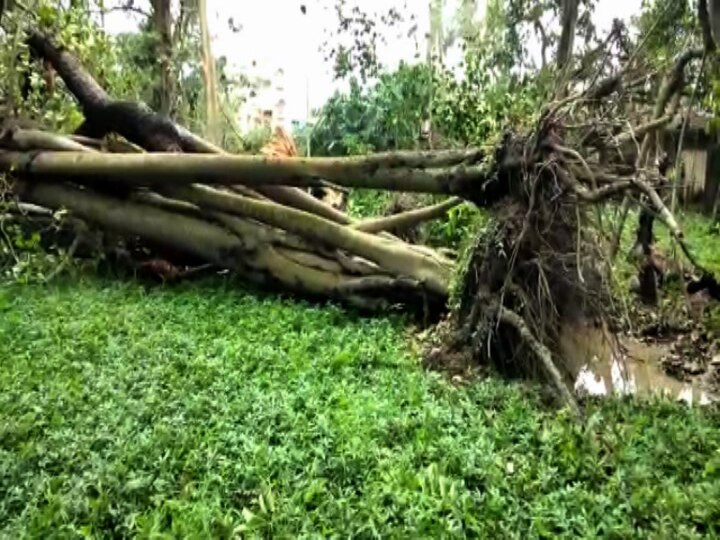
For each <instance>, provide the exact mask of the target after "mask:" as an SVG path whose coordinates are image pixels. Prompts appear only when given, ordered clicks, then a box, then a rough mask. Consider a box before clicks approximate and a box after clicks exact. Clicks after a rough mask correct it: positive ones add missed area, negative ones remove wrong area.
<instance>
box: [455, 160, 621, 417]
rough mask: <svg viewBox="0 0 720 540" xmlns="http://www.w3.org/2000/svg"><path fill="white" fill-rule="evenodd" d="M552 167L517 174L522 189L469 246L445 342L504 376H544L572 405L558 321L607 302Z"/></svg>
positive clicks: (599, 268) (595, 248) (582, 223)
mask: <svg viewBox="0 0 720 540" xmlns="http://www.w3.org/2000/svg"><path fill="white" fill-rule="evenodd" d="M552 167H559V165H557V164H551V165H550V166H548V167H546V168H544V169H543V172H542V173H538V174H534V175H529V174H528V175H525V176H524V177H523V179H522V182H521V185H524V189H523V193H522V194H518V193H514V194H513V195H514V196H513V198H512V202H510V201H509V199H508V200H506V202H505V203H502V204H501V205H499V207H498V208H496V211H497V213H496V219H495V220H493V221H492V222H491V223H490V224H489V225H488V226H487V227H486V228H485V229H484V230H482V231H480V233H479V234H478V235H477V237H476V239H475V242H474V243H473V245H472V246H470V248H469V250H468V252H467V254H466V260H465V265H464V268H463V269H462V270H461V271H462V274H461V279H460V281H459V288H458V290H457V295H456V299H457V305H456V310H455V313H454V318H455V324H456V333H455V335H454V337H453V339H452V343H451V344H450V347H451V348H454V349H456V350H457V349H458V348H465V349H466V350H468V352H469V353H470V354H471V355H472V357H473V358H474V359H475V360H476V361H477V362H479V363H481V364H485V365H492V366H493V367H494V368H495V369H497V370H498V371H500V372H501V373H502V374H504V375H506V376H510V377H537V376H540V377H541V378H544V379H546V380H549V381H550V382H552V383H553V384H555V386H556V387H557V390H558V395H559V397H561V398H562V399H563V401H566V402H567V401H570V402H571V405H572V407H573V408H575V407H576V406H575V404H574V400H573V398H572V396H571V394H570V392H569V390H568V383H569V382H571V372H570V368H569V364H568V363H566V362H563V361H562V358H560V357H559V354H558V347H557V343H558V339H559V335H560V331H561V328H562V327H563V325H564V324H566V323H570V322H578V321H582V320H585V321H588V320H589V321H593V320H594V321H597V320H600V319H603V318H604V317H605V315H606V312H608V306H610V305H611V304H612V303H611V301H610V291H609V288H608V287H607V280H606V279H604V278H605V275H604V273H605V267H604V265H603V264H602V260H603V256H602V251H601V249H600V247H599V245H598V243H597V242H596V241H595V239H594V238H592V237H591V236H590V234H589V233H587V232H586V231H587V219H586V215H585V210H584V209H583V208H582V207H580V206H578V202H577V201H576V200H575V198H574V197H570V196H567V194H564V193H558V190H557V187H556V186H557V184H556V183H555V181H554V180H555V178H557V174H558V171H552V170H551V168H552Z"/></svg>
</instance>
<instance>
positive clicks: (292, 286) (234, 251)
mask: <svg viewBox="0 0 720 540" xmlns="http://www.w3.org/2000/svg"><path fill="white" fill-rule="evenodd" d="M16 192H17V193H18V194H19V195H20V196H21V197H22V198H23V200H26V201H30V202H32V203H35V204H38V205H41V206H43V207H47V208H66V209H68V210H69V211H71V212H72V214H73V215H74V216H76V217H79V218H81V219H84V220H87V221H88V222H90V223H94V224H97V225H99V226H101V227H103V228H104V229H107V230H112V231H117V232H119V233H121V234H123V235H128V236H142V237H143V238H145V239H147V240H149V241H152V242H156V243H158V244H160V245H164V246H168V247H170V248H173V249H176V250H178V251H181V252H185V253H188V254H191V255H195V256H197V257H200V258H202V259H204V260H206V261H209V262H212V263H214V264H216V265H217V266H219V267H222V268H230V269H232V270H234V271H236V272H238V273H239V274H240V275H241V276H243V277H244V278H246V279H248V280H251V281H253V282H257V283H263V284H273V283H274V284H277V285H279V286H280V287H282V289H283V290H290V291H294V292H297V293H300V294H310V295H313V296H319V297H324V298H336V299H338V300H341V301H343V302H347V303H349V304H351V305H355V306H358V307H362V308H373V309H377V308H380V307H388V306H389V305H390V304H392V303H393V302H399V303H408V304H412V303H413V302H414V303H416V304H422V303H423V302H425V301H430V302H433V303H442V302H444V299H445V296H443V295H438V294H435V293H433V291H430V290H428V289H426V288H425V287H423V285H422V284H421V283H418V282H416V281H414V280H412V279H409V278H405V277H403V278H393V277H392V276H388V275H383V273H382V271H381V270H378V273H377V274H364V275H353V274H351V273H350V272H348V271H340V272H337V271H335V270H336V267H333V271H330V270H329V269H328V268H327V267H325V268H322V266H323V264H316V265H315V266H313V265H308V264H307V263H308V260H310V259H312V258H313V256H314V257H315V258H316V260H322V258H321V257H319V256H318V255H314V254H313V253H310V252H308V253H307V256H306V257H303V254H302V253H300V255H298V250H297V249H294V248H292V247H287V246H285V245H281V243H279V242H278V239H283V238H285V237H287V233H284V232H282V231H279V232H277V233H275V232H273V230H272V229H268V228H267V227H265V226H263V225H261V224H258V223H255V222H252V221H248V220H243V219H240V218H235V217H232V216H228V215H227V214H223V213H218V214H217V215H216V218H218V219H219V221H221V222H222V223H223V224H224V225H226V226H229V227H227V228H226V227H223V226H220V225H217V224H213V223H210V222H208V221H205V220H203V219H199V218H196V217H190V216H185V215H180V214H177V213H174V212H169V211H167V210H162V209H160V208H156V207H153V206H148V205H145V204H138V203H135V202H129V201H120V200H118V199H114V198H111V197H107V196H104V195H100V194H97V193H93V192H91V191H89V190H81V189H78V188H73V187H70V186H64V185H54V184H46V183H27V182H23V183H19V184H18V185H17V186H16ZM291 238H292V237H291ZM288 244H291V245H294V246H302V245H304V241H303V240H302V239H299V238H297V237H294V239H293V240H290V241H289V242H288ZM364 268H366V269H370V268H372V267H368V266H365V267H364ZM396 287H397V288H396Z"/></svg>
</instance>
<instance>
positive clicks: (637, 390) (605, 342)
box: [560, 325, 717, 405]
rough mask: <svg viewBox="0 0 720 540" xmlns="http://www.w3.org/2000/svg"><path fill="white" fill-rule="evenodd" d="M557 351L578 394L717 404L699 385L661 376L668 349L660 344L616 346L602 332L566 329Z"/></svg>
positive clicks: (628, 341)
mask: <svg viewBox="0 0 720 540" xmlns="http://www.w3.org/2000/svg"><path fill="white" fill-rule="evenodd" d="M560 349H561V352H562V354H563V357H564V358H566V359H567V360H568V361H570V362H572V365H571V366H570V367H571V369H572V370H573V371H574V372H575V373H576V374H577V375H576V379H575V391H576V392H577V393H578V394H586V395H588V394H589V395H611V394H615V395H638V396H645V397H648V396H652V395H653V394H661V395H666V396H668V397H671V398H674V399H677V400H682V401H685V402H687V403H690V404H698V405H704V404H708V403H711V402H714V401H716V400H717V396H712V395H711V394H709V393H708V392H706V391H705V390H703V389H702V388H701V387H700V385H699V384H698V383H688V382H683V381H679V380H677V379H674V378H673V377H670V376H669V375H666V374H665V373H664V372H663V370H662V367H661V366H660V359H661V358H662V356H663V355H664V354H665V353H666V352H667V347H666V346H664V345H662V344H646V343H642V342H640V341H637V340H635V339H633V338H621V340H620V341H619V342H618V341H617V340H615V339H613V338H611V336H610V335H609V334H608V333H606V332H603V331H602V330H601V329H596V328H590V327H587V326H581V325H578V326H576V327H572V328H567V329H565V331H564V332H563V334H562V336H561V338H560Z"/></svg>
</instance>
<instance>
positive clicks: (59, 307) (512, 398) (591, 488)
mask: <svg viewBox="0 0 720 540" xmlns="http://www.w3.org/2000/svg"><path fill="white" fill-rule="evenodd" d="M0 311H1V312H2V324H0V349H1V350H2V351H3V352H4V356H3V362H2V364H1V366H0V386H1V387H2V388H3V391H2V393H1V394H0V426H2V427H1V428H0V430H1V431H0V493H3V494H4V495H3V497H2V500H1V501H0V536H3V537H8V538H17V537H20V536H23V535H26V536H31V537H49V536H53V535H60V536H76V535H77V536H85V537H90V536H97V535H110V534H115V535H118V534H120V535H134V534H139V535H140V536H142V537H150V536H157V535H158V534H160V535H168V534H172V535H175V536H191V537H209V536H220V537H229V536H231V535H232V534H233V532H235V533H237V532H241V531H245V532H247V533H248V534H249V535H250V536H265V537H267V536H275V537H292V536H297V535H322V536H361V537H371V536H377V535H382V536H385V537H387V536H397V537H408V536H414V537H417V536H421V537H442V536H462V535H472V536H491V537H498V536H500V537H527V536H531V537H533V536H543V537H548V536H556V535H561V536H566V537H578V536H580V537H596V536H597V535H601V536H613V537H624V538H628V537H630V538H633V537H634V538H647V537H648V536H654V537H663V538H692V537H701V536H705V535H710V536H712V535H714V534H720V529H719V527H720V514H719V513H718V507H717V505H714V504H712V501H716V500H718V498H720V453H718V448H720V432H719V431H718V430H717V425H718V421H720V417H718V413H717V411H700V410H696V409H693V410H690V409H688V408H687V407H684V406H682V405H674V404H670V403H652V404H649V405H639V404H638V403H635V402H632V401H628V402H610V403H604V404H591V405H590V415H589V421H588V423H587V425H586V426H580V425H578V424H577V423H576V422H575V421H574V420H572V419H571V418H569V417H568V416H566V415H565V413H557V412H554V411H552V410H547V409H545V408H544V407H543V406H542V405H541V404H540V402H539V400H538V398H536V397H534V394H533V393H532V392H531V393H528V391H527V390H526V389H523V388H522V387H520V386H515V385H508V384H506V383H501V382H498V381H496V380H494V379H488V380H485V381H482V382H474V383H473V384H471V385H468V386H454V385H453V384H451V383H450V382H448V381H447V380H446V379H445V378H444V377H442V376H440V375H436V374H433V373H428V372H426V371H424V370H423V369H422V368H421V366H420V365H419V362H418V358H417V355H416V354H415V353H414V352H412V351H413V348H412V346H411V345H410V342H409V340H408V336H407V333H406V330H405V326H404V324H403V322H402V320H400V319H394V320H382V319H380V320H378V319H362V318H359V317H357V316H355V315H353V314H351V313H347V312H344V311H341V310H339V309H336V308H334V307H329V306H327V307H318V306H310V305H303V304H298V303H295V302H292V301H286V300H282V299H277V298H271V297H264V296H258V295H257V294H256V293H255V292H252V291H243V290H238V288H237V286H236V284H222V283H207V284H205V285H202V286H197V285H192V286H190V285H188V286H185V287H181V288H179V289H159V290H158V289H156V290H151V291H147V290H145V289H143V288H141V287H139V286H137V285H132V284H125V285H118V284H116V283H110V282H104V281H97V280H94V279H89V280H86V281H82V282H81V283H78V282H76V281H73V282H72V283H67V284H58V285H57V286H53V287H50V288H46V287H41V286H10V287H5V288H3V289H2V292H1V293H0Z"/></svg>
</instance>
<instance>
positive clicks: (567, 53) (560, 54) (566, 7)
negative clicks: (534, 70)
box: [556, 0, 579, 70]
mask: <svg viewBox="0 0 720 540" xmlns="http://www.w3.org/2000/svg"><path fill="white" fill-rule="evenodd" d="M578 3H579V0H562V5H561V8H560V20H561V22H562V31H561V33H560V44H559V45H558V51H557V59H556V61H557V67H558V69H559V70H562V69H565V67H566V66H567V64H568V62H569V61H570V57H571V56H572V52H573V45H574V43H575V28H576V26H577V20H578Z"/></svg>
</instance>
